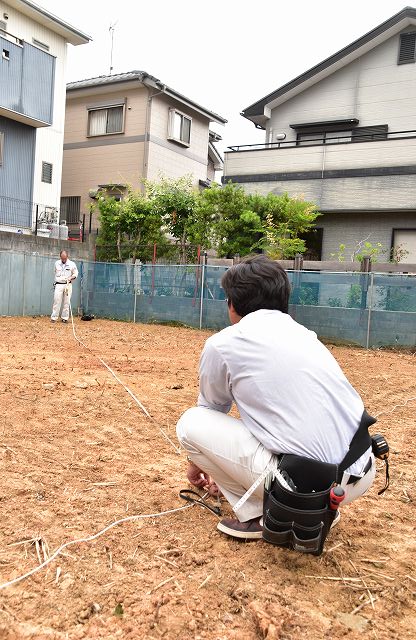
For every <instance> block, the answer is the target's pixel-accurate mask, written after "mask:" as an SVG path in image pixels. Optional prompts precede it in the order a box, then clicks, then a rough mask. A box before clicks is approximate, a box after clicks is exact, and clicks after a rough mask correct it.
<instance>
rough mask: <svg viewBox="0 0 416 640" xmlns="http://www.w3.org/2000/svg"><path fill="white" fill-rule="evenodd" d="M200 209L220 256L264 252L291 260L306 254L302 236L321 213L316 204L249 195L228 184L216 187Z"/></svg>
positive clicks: (203, 198)
mask: <svg viewBox="0 0 416 640" xmlns="http://www.w3.org/2000/svg"><path fill="white" fill-rule="evenodd" d="M198 207H199V208H200V209H202V210H203V211H204V219H205V220H208V221H209V223H210V225H211V243H212V244H213V246H214V247H215V248H216V249H217V251H218V255H220V256H227V257H232V256H234V255H236V254H237V253H238V254H240V255H242V256H244V255H247V254H249V253H251V252H252V251H253V250H256V249H263V250H265V251H266V253H268V254H269V255H270V256H271V257H272V258H288V257H292V256H293V255H295V254H296V253H303V252H304V251H305V242H304V241H303V240H302V239H301V238H300V237H299V236H300V235H301V234H303V233H305V232H307V231H309V230H310V229H312V228H313V226H314V223H315V220H316V218H317V217H318V215H319V213H318V211H317V209H316V207H315V205H314V204H312V203H311V202H305V201H304V200H302V199H300V198H290V197H289V196H288V194H287V193H286V194H283V195H281V196H276V195H275V194H272V193H270V194H268V195H267V196H262V195H260V194H247V193H246V192H245V191H244V189H243V187H241V186H240V185H238V184H233V183H231V182H229V183H228V184H226V185H224V186H223V187H220V186H219V185H215V184H214V185H213V186H212V187H210V188H209V189H206V190H205V191H204V192H203V193H202V194H201V195H200V198H199V205H198Z"/></svg>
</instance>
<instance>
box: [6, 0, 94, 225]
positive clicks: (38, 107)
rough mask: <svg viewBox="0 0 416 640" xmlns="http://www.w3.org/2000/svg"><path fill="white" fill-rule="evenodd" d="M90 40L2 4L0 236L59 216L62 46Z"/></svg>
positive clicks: (28, 8) (27, 6) (16, 5)
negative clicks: (41, 218)
mask: <svg viewBox="0 0 416 640" xmlns="http://www.w3.org/2000/svg"><path fill="white" fill-rule="evenodd" d="M89 40H90V38H89V36H87V35H85V34H84V33H82V32H81V31H79V30H78V29H75V28H74V27H72V26H71V25H69V24H67V23H65V22H63V21H62V20H60V19H59V18H57V17H56V16H54V15H52V14H50V13H49V12H48V11H46V10H44V9H42V8H41V7H39V6H38V5H35V4H33V3H32V2H29V1H28V0H6V1H3V0H1V1H0V229H3V230H11V231H12V230H16V229H18V230H20V231H22V232H25V233H30V231H31V230H32V229H33V227H34V224H35V216H36V211H37V212H38V214H39V215H44V214H45V211H46V213H47V214H51V216H52V217H53V215H55V217H56V215H57V212H58V210H59V205H60V191H61V171H62V154H63V135H64V120H65V84H66V83H65V64H66V55H67V45H68V43H71V44H72V45H75V46H76V45H80V44H84V43H87V42H88V41H89Z"/></svg>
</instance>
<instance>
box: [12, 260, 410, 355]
mask: <svg viewBox="0 0 416 640" xmlns="http://www.w3.org/2000/svg"><path fill="white" fill-rule="evenodd" d="M53 262H54V260H53V259H52V258H45V257H41V256H32V255H24V254H11V253H0V315H46V314H49V313H50V307H51V301H52V281H53ZM78 268H79V271H80V278H79V279H78V281H77V283H76V285H75V287H74V297H73V307H74V309H77V308H78V307H82V308H83V309H84V311H86V312H89V313H93V314H95V315H96V316H97V317H102V318H114V319H119V320H127V321H132V322H178V323H182V324H186V325H189V326H192V327H200V328H211V329H222V328H223V327H225V326H227V324H228V312H227V304H226V301H225V295H224V291H223V290H222V288H221V277H222V275H223V273H224V272H225V270H226V268H225V267H214V266H204V265H200V266H199V265H186V266H184V265H142V264H135V265H132V264H114V263H97V262H96V263H92V262H79V263H78ZM288 275H289V279H290V281H291V285H292V293H291V299H290V314H291V315H292V317H293V318H295V319H296V320H297V321H298V322H300V323H301V324H304V325H305V326H306V327H308V328H310V329H312V330H314V331H316V333H317V334H318V335H319V336H320V337H322V338H326V339H328V340H335V341H340V342H346V343H352V344H357V345H361V346H364V347H378V346H414V345H416V275H405V274H391V275H388V274H377V273H369V274H366V273H360V272H355V273H344V272H343V273H329V272H311V271H289V272H288Z"/></svg>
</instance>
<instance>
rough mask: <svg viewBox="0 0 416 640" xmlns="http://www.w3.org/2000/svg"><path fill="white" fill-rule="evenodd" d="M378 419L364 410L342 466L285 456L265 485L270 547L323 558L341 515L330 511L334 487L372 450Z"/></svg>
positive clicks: (265, 530) (265, 534)
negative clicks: (372, 439) (369, 429)
mask: <svg viewBox="0 0 416 640" xmlns="http://www.w3.org/2000/svg"><path fill="white" fill-rule="evenodd" d="M375 422H376V419H375V418H373V417H372V416H370V415H369V414H368V413H367V412H366V411H364V413H363V415H362V417H361V422H360V425H359V427H358V429H357V431H356V433H355V435H354V437H353V439H352V441H351V444H350V447H349V450H348V452H347V454H346V456H345V457H344V459H343V460H342V462H341V463H340V464H338V465H337V464H330V463H327V462H319V461H317V460H312V459H310V458H304V457H302V456H296V455H292V454H283V455H282V456H281V458H280V461H279V464H278V469H277V471H276V472H271V473H270V474H269V476H268V477H267V478H266V480H265V483H264V500H263V539H264V540H266V542H269V543H270V544H274V545H278V546H281V547H288V548H292V549H294V550H295V551H300V552H302V553H310V554H312V555H316V556H319V555H320V554H321V553H322V550H323V546H324V542H325V539H326V536H327V535H328V532H329V530H330V528H331V524H332V522H333V521H334V518H335V515H336V513H337V510H336V508H335V509H331V508H330V502H329V499H330V492H331V488H332V487H333V486H334V485H335V484H337V483H340V482H341V480H342V476H343V473H344V471H345V470H346V469H348V467H350V466H351V465H352V464H353V463H354V462H355V461H356V460H358V459H359V458H360V457H361V456H362V455H363V454H364V453H365V452H366V451H367V450H368V449H369V448H370V447H371V437H370V434H369V433H368V428H369V427H370V426H371V425H372V424H374V423H375ZM370 466H371V465H370Z"/></svg>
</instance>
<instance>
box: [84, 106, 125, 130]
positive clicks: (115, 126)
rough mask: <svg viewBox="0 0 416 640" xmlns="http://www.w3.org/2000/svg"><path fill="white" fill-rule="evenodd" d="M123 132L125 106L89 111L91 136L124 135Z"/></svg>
mask: <svg viewBox="0 0 416 640" xmlns="http://www.w3.org/2000/svg"><path fill="white" fill-rule="evenodd" d="M123 130H124V105H118V106H116V107H106V108H105V109H90V110H89V111H88V135H89V136H106V135H109V134H111V133H123Z"/></svg>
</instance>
